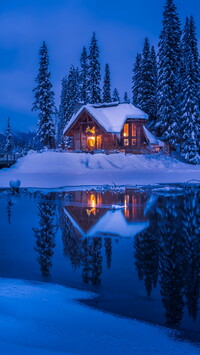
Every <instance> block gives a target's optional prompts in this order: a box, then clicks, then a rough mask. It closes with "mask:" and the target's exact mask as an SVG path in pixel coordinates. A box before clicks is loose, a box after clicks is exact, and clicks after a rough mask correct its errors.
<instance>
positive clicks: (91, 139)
mask: <svg viewBox="0 0 200 355" xmlns="http://www.w3.org/2000/svg"><path fill="white" fill-rule="evenodd" d="M87 145H88V146H89V148H94V146H95V137H87Z"/></svg>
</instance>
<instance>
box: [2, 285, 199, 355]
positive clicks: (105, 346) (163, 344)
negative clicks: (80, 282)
mask: <svg viewBox="0 0 200 355" xmlns="http://www.w3.org/2000/svg"><path fill="white" fill-rule="evenodd" d="M88 297H92V295H91V294H89V293H87V292H84V291H78V290H74V289H69V288H66V287H63V286H58V285H53V284H43V283H38V282H26V281H21V280H9V279H0V300H1V309H0V348H1V353H2V354H16V353H18V354H20V355H25V354H29V355H32V354H34V355H37V354H38V355H39V354H49V355H50V354H65V355H68V354H79V355H80V354H81V355H94V354H95V355H102V354H104V355H111V354H115V355H122V354H123V355H125V354H127V355H130V354H136V355H151V354H152V355H155V354H162V355H179V354H180V355H183V354H185V355H189V354H190V355H192V354H199V348H198V347H195V346H192V345H191V344H188V343H181V342H177V341H175V340H173V339H172V338H170V337H169V336H168V335H169V334H170V331H168V330H167V329H164V328H161V327H155V326H152V325H148V324H145V323H142V322H139V321H135V320H131V319H125V318H119V317H116V316H114V315H111V314H107V313H103V312H100V311H97V310H94V309H91V308H89V307H86V306H83V305H81V304H79V303H78V302H77V301H76V300H77V299H80V298H81V299H86V298H88Z"/></svg>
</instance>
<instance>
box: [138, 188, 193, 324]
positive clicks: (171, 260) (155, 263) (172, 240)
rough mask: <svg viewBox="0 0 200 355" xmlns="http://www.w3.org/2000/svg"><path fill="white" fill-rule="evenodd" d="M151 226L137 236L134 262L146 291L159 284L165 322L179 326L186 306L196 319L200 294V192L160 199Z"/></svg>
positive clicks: (190, 189)
mask: <svg viewBox="0 0 200 355" xmlns="http://www.w3.org/2000/svg"><path fill="white" fill-rule="evenodd" d="M149 218H150V225H149V228H148V229H147V230H146V231H144V232H142V233H140V234H138V235H137V236H136V237H135V242H134V250H135V254H134V255H135V265H136V268H137V271H138V277H139V279H140V280H144V283H145V286H146V290H147V294H148V295H150V294H151V291H152V285H153V286H154V287H155V286H156V280H157V277H158V279H159V283H160V292H161V296H162V302H163V305H164V308H165V318H166V324H167V325H168V326H170V327H177V326H178V325H179V324H180V322H181V320H182V317H183V311H184V306H185V305H186V306H187V308H188V312H189V315H190V316H191V317H192V318H193V319H194V320H195V319H196V318H197V313H198V300H199V296H200V229H199V227H200V191H199V189H192V188H188V189H187V191H186V193H185V194H184V195H183V196H169V197H165V198H164V203H163V197H162V198H160V199H159V201H158V203H157V205H156V206H155V207H154V208H153V210H152V211H151V213H150V214H149Z"/></svg>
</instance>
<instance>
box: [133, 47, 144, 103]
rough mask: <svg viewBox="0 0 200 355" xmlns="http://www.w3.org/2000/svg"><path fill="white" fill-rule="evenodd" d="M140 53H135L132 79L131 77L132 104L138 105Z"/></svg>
mask: <svg viewBox="0 0 200 355" xmlns="http://www.w3.org/2000/svg"><path fill="white" fill-rule="evenodd" d="M141 61H142V56H141V54H139V53H138V54H137V56H136V60H135V64H134V67H133V79H132V84H133V86H132V94H133V105H135V106H136V107H140V87H141Z"/></svg>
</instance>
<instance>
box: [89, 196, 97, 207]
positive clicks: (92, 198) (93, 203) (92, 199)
mask: <svg viewBox="0 0 200 355" xmlns="http://www.w3.org/2000/svg"><path fill="white" fill-rule="evenodd" d="M88 203H89V204H90V205H91V207H92V208H94V207H96V196H95V195H94V194H92V195H90V196H89V198H88Z"/></svg>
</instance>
